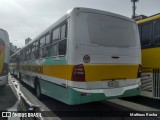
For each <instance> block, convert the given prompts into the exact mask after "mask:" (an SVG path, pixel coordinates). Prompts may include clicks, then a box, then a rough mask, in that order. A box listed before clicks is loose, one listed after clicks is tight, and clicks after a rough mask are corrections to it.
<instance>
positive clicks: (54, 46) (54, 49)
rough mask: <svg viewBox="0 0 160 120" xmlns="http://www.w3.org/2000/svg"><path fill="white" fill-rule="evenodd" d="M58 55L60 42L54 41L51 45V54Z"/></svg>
mask: <svg viewBox="0 0 160 120" xmlns="http://www.w3.org/2000/svg"><path fill="white" fill-rule="evenodd" d="M57 55H58V44H57V43H52V44H51V47H50V56H57Z"/></svg>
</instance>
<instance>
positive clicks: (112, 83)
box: [108, 81, 119, 87]
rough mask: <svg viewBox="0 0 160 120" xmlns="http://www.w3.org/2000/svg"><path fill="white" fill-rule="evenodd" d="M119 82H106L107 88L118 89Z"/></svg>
mask: <svg viewBox="0 0 160 120" xmlns="http://www.w3.org/2000/svg"><path fill="white" fill-rule="evenodd" d="M118 86H119V82H118V81H110V82H108V87H118Z"/></svg>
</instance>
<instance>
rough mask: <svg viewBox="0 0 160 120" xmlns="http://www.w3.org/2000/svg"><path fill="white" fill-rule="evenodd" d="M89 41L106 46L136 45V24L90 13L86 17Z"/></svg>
mask: <svg viewBox="0 0 160 120" xmlns="http://www.w3.org/2000/svg"><path fill="white" fill-rule="evenodd" d="M87 22H88V31H89V37H90V42H91V43H93V44H98V45H102V46H107V47H135V46H137V41H136V40H137V38H136V34H138V32H136V29H137V28H136V25H135V23H132V22H130V21H127V20H124V19H120V18H116V17H112V16H106V15H96V14H90V15H88V18H87Z"/></svg>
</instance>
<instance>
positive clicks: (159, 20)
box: [153, 19, 160, 46]
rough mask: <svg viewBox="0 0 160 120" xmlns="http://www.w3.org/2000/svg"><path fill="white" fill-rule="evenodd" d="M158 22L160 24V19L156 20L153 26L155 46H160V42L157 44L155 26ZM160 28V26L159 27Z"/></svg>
mask: <svg viewBox="0 0 160 120" xmlns="http://www.w3.org/2000/svg"><path fill="white" fill-rule="evenodd" d="M157 22H159V23H160V19H158V20H155V21H154V24H153V43H154V45H156V46H157V45H160V42H159V43H155V24H156V23H157ZM159 27H160V26H159ZM159 35H160V34H159Z"/></svg>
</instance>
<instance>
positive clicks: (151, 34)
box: [140, 21, 153, 47]
mask: <svg viewBox="0 0 160 120" xmlns="http://www.w3.org/2000/svg"><path fill="white" fill-rule="evenodd" d="M152 22H153V21H151V22H147V23H144V24H141V25H140V26H141V31H140V32H141V33H140V35H141V36H140V40H141V42H142V35H143V34H144V33H143V30H142V27H143V26H145V25H149V26H150V30H149V33H150V40H149V44H147V45H144V44H141V46H142V47H149V46H151V45H152V41H153V39H152V36H153V32H152V31H153V23H152Z"/></svg>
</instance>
